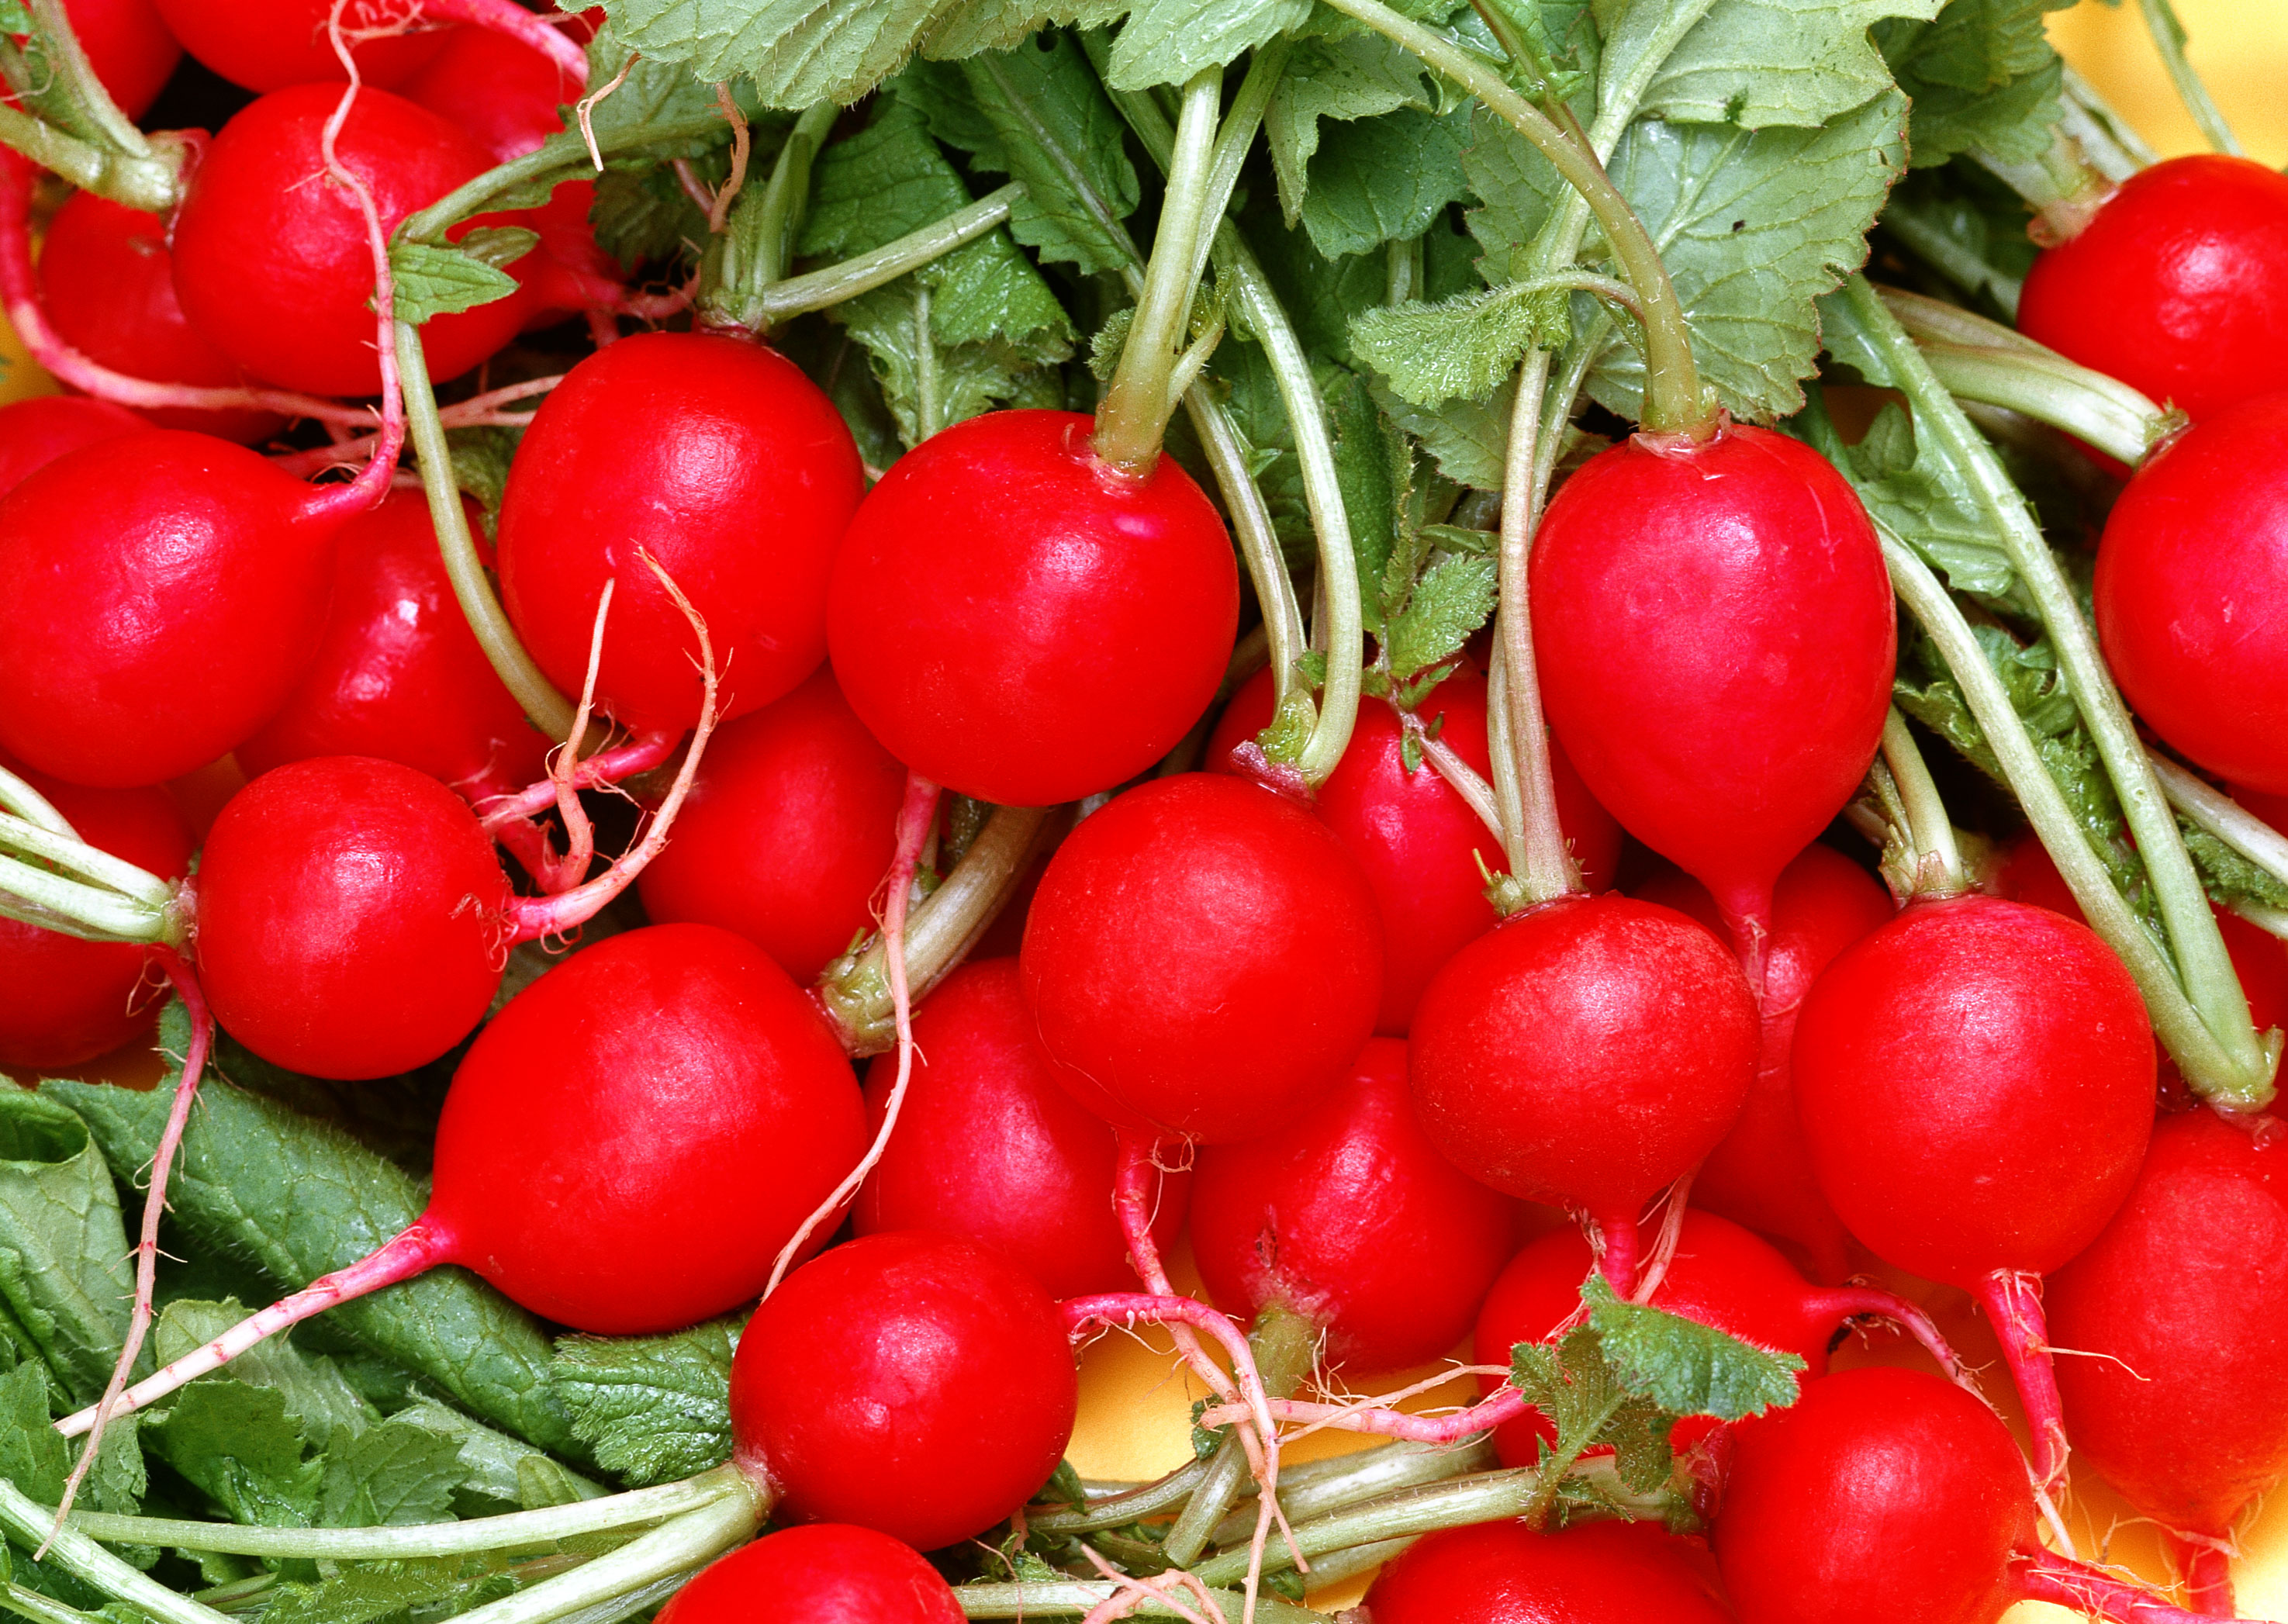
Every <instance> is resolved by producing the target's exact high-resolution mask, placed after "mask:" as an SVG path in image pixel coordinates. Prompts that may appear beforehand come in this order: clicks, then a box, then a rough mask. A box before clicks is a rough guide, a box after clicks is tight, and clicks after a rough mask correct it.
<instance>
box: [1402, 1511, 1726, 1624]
mask: <svg viewBox="0 0 2288 1624" xmlns="http://www.w3.org/2000/svg"><path fill="white" fill-rule="evenodd" d="M1366 1612H1367V1615H1368V1616H1369V1617H1370V1619H1371V1620H1373V1624H1651V1620H1660V1621H1661V1624H1734V1620H1735V1619H1736V1614H1735V1613H1734V1612H1733V1611H1732V1607H1731V1604H1730V1603H1728V1601H1726V1600H1725V1599H1724V1593H1723V1589H1722V1588H1721V1586H1720V1585H1719V1583H1718V1582H1717V1578H1716V1571H1715V1564H1714V1563H1713V1562H1712V1561H1711V1560H1710V1559H1709V1556H1708V1553H1707V1551H1706V1550H1705V1549H1704V1548H1703V1547H1702V1546H1701V1545H1700V1544H1699V1542H1698V1541H1691V1540H1685V1539H1680V1538H1679V1537H1678V1536H1676V1535H1675V1534H1672V1533H1668V1532H1666V1531H1665V1530H1664V1529H1661V1528H1657V1527H1655V1526H1653V1525H1650V1524H1648V1523H1584V1524H1582V1525H1580V1526H1578V1527H1575V1528H1568V1529H1566V1530H1564V1531H1563V1532H1562V1533H1534V1532H1533V1531H1532V1530H1531V1529H1529V1528H1528V1527H1526V1526H1525V1525H1524V1524H1522V1523H1518V1522H1505V1523H1480V1524H1477V1525H1474V1526H1472V1527H1466V1528H1448V1529H1444V1530H1442V1531H1441V1532H1440V1533H1434V1534H1431V1535H1429V1536H1428V1537H1426V1538H1425V1539H1423V1540H1421V1541H1418V1542H1417V1543H1416V1544H1414V1545H1413V1546H1411V1547H1410V1548H1409V1549H1407V1550H1406V1551H1405V1553H1404V1554H1402V1556H1400V1557H1398V1559H1397V1560H1396V1561H1394V1562H1393V1563H1391V1564H1390V1565H1388V1566H1386V1567H1385V1568H1384V1569H1383V1570H1382V1572H1381V1573H1380V1574H1379V1575H1378V1576H1377V1578H1376V1580H1375V1581H1374V1587H1373V1588H1371V1589H1370V1590H1369V1591H1368V1592H1367V1597H1366Z"/></svg>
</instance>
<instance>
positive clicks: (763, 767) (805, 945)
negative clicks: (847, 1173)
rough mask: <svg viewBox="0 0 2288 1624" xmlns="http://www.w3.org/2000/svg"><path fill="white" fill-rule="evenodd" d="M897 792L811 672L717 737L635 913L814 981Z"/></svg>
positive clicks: (876, 866) (854, 917)
mask: <svg viewBox="0 0 2288 1624" xmlns="http://www.w3.org/2000/svg"><path fill="white" fill-rule="evenodd" d="M617 612H618V606H617V603H615V605H614V613H615V614H617ZM905 792H906V770H905V768H903V767H902V766H901V765H899V764H898V763H897V762H896V761H895V760H894V759H893V758H892V757H891V756H890V753H889V752H888V751H887V750H885V749H883V748H882V747H881V746H880V745H878V744H877V743H875V742H874V736H873V735H872V734H871V733H868V732H867V731H866V730H865V729H864V728H863V727H862V726H860V725H859V723H858V718H857V717H854V716H852V715H851V714H850V707H849V706H848V705H846V704H845V703H843V701H842V693H841V691H840V690H839V689H838V688H837V687H836V686H835V685H834V677H833V674H832V673H831V672H829V671H824V670H821V671H817V672H814V673H813V674H812V675H811V677H809V679H808V680H806V682H804V684H803V685H801V686H800V687H798V688H797V689H796V690H795V691H794V692H793V693H790V694H788V695H787V696H786V697H785V698H783V699H780V700H775V701H772V702H771V703H770V704H768V705H766V706H765V707H764V708H763V709H760V710H757V711H754V712H751V714H749V715H747V716H744V717H740V718H739V719H738V720H737V721H736V722H734V723H732V724H730V725H728V726H727V727H724V728H722V729H721V730H719V732H718V733H716V735H715V738H714V741H713V742H712V743H711V745H710V746H709V747H708V750H707V759H706V761H705V762H704V763H703V764H702V765H701V766H700V769H699V775H698V776H697V777H696V778H695V779H694V780H692V784H691V795H690V798H689V799H688V800H687V801H686V802H685V804H684V807H683V812H682V816H681V817H680V818H679V820H678V821H677V823H676V828H675V839H674V840H673V841H672V842H671V843H670V844H669V845H668V847H667V849H666V850H665V851H664V852H661V853H660V854H659V856H658V858H657V859H655V860H654V861H653V862H652V864H651V866H650V867H647V868H646V869H645V870H644V872H643V877H642V878H641V879H640V881H639V882H638V889H639V890H640V891H641V892H642V895H643V903H644V911H645V913H646V914H647V915H649V916H650V917H651V918H652V919H653V920H655V922H657V923H662V924H667V923H675V922H678V921H692V922H695V923H703V924H714V925H720V926H722V927H723V928H724V929H725V930H727V931H737V932H738V933H739V934H740V935H742V936H743V937H745V938H746V939H748V940H749V941H751V942H753V943H754V944H755V945H756V946H757V947H760V948H761V949H762V950H763V951H764V952H766V953H767V954H769V955H771V957H773V958H774V959H776V960H777V961H778V963H779V967H780V968H781V969H783V970H785V971H786V972H787V974H789V975H790V976H792V977H793V978H795V979H796V980H798V981H802V982H808V981H812V980H814V979H816V978H817V976H818V972H819V971H820V970H823V969H824V968H825V967H826V965H827V963H828V962H829V961H830V960H832V959H833V958H834V957H835V956H836V955H838V954H840V953H842V952H843V951H844V950H845V949H846V948H847V947H849V946H850V942H851V939H852V938H853V937H854V936H856V935H857V934H858V933H860V932H861V931H866V930H868V929H870V927H871V925H872V923H873V917H872V913H871V910H870V904H871V902H872V899H873V897H874V893H875V892H876V891H879V890H880V889H881V887H882V875H884V874H885V873H886V872H887V871H888V869H889V867H890V860H891V858H892V857H893V856H894V854H895V852H896V846H897V821H898V808H899V807H900V806H901V805H902V804H904V800H905ZM904 1131H910V1129H907V1130H904ZM888 1227H891V1228H895V1229H905V1228H914V1227H919V1228H933V1227H937V1226H935V1225H930V1224H918V1225H915V1224H892V1225H889V1226H888ZM1057 1295H1061V1296H1062V1295H1070V1294H1069V1293H1063V1292H1060V1293H1059V1294H1057Z"/></svg>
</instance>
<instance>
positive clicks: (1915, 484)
mask: <svg viewBox="0 0 2288 1624" xmlns="http://www.w3.org/2000/svg"><path fill="white" fill-rule="evenodd" d="M1789 427H1790V428H1791V430H1793V431H1794V432H1797V433H1799V434H1800V435H1801V436H1802V438H1803V439H1804V440H1806V441H1807V443H1809V444H1810V445H1811V446H1813V447H1814V448H1816V449H1817V450H1818V451H1820V452H1821V453H1822V454H1823V455H1824V456H1826V457H1827V459H1828V461H1830V462H1831V463H1834V464H1835V466H1836V467H1837V468H1838V469H1839V470H1840V471H1842V473H1843V475H1844V477H1845V478H1847V479H1849V480H1850V481H1851V483H1852V485H1853V487H1855V488H1856V489H1857V491H1858V492H1859V499H1860V500H1861V501H1862V502H1863V503H1866V504H1867V511H1868V512H1870V513H1871V514H1872V515H1873V516H1874V517H1875V518H1876V519H1878V520H1879V521H1880V522H1881V523H1883V524H1884V525H1887V526H1888V527H1890V528H1891V529H1892V530H1893V531H1894V532H1895V533H1896V534H1897V535H1899V536H1900V537H1902V538H1903V540H1905V541H1906V542H1907V543H1908V544H1909V545H1911V546H1912V547H1913V548H1914V549H1915V551H1918V552H1919V553H1921V554H1922V555H1923V557H1924V558H1927V559H1928V560H1929V561H1930V563H1931V564H1932V566H1934V568H1937V569H1939V570H1941V571H1942V572H1943V573H1944V574H1945V575H1946V578H1947V581H1948V582H1949V583H1950V585H1952V586H1953V587H1954V588H1955V590H1958V591H1963V592H1976V593H1978V594H1980V595H1981V596H1983V597H1987V598H2001V597H2003V596H2005V595H2006V594H2007V593H2008V592H2009V591H2010V590H2011V587H2012V586H2013V584H2014V582H2016V580H2017V572H2016V571H2015V570H2014V568H2013V567H2012V566H2011V563H2010V557H2009V554H2007V553H2006V552H2005V551H2003V549H2002V543H2001V542H2000V541H1999V539H1998V538H1997V537H1996V535H1995V534H1994V528H1993V526H1992V524H1991V522H1990V520H1989V519H1988V517H1987V514H1986V510H1985V508H1984V506H1983V505H1982V503H1980V502H1979V500H1978V498H1977V495H1976V494H1975V493H1974V491H1973V490H1972V489H1971V488H1970V487H1969V486H1968V484H1967V483H1966V478H1967V476H1966V473H1965V472H1964V471H1963V470H1961V469H1959V468H1957V467H1956V466H1955V465H1954V463H1952V462H1951V461H1950V459H1949V458H1948V457H1947V456H1946V455H1945V452H1944V450H1943V448H1933V450H1932V451H1931V452H1930V454H1929V455H1928V456H1925V455H1924V454H1923V453H1922V452H1921V450H1920V449H1919V446H1918V444H1917V441H1916V438H1915V431H1914V420H1913V418H1912V417H1911V416H1909V415H1908V413H1907V412H1906V411H1905V410H1904V408H1901V407H1899V406H1898V405H1896V404H1895V403H1893V404H1887V405H1885V406H1884V408H1882V410H1881V411H1879V412H1878V413H1877V414H1876V416H1875V421H1874V423H1873V424H1871V426H1870V427H1869V428H1868V431H1867V433H1866V435H1865V437H1864V438H1863V439H1862V440H1860V442H1859V443H1858V444H1857V445H1855V446H1854V445H1850V444H1847V442H1846V441H1845V440H1844V439H1843V437H1842V435H1841V434H1839V433H1838V432H1836V431H1835V427H1834V424H1832V423H1831V422H1830V421H1829V419H1828V416H1827V413H1826V409H1825V407H1824V403H1823V401H1822V400H1820V399H1819V398H1818V397H1817V396H1816V394H1815V395H1814V396H1813V398H1812V400H1811V401H1810V403H1809V405H1808V406H1807V408H1806V409H1805V410H1804V411H1803V412H1802V413H1801V414H1799V416H1796V417H1795V418H1793V419H1791V421H1790V424H1789Z"/></svg>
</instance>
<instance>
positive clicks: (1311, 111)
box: [1263, 34, 1431, 226]
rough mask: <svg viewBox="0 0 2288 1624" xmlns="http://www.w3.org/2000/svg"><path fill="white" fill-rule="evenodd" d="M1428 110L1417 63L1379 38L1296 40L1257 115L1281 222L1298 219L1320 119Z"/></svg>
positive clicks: (1345, 119)
mask: <svg viewBox="0 0 2288 1624" xmlns="http://www.w3.org/2000/svg"><path fill="white" fill-rule="evenodd" d="M1430 105H1431V99H1430V91H1429V90H1428V87H1427V86H1426V83H1425V81H1424V79H1423V75H1422V64H1421V62H1420V61H1419V60H1418V59H1416V58H1415V57H1414V55H1413V54H1412V53H1411V52H1410V51H1407V50H1406V49H1405V48H1404V47H1402V46H1400V45H1398V44H1394V43H1393V42H1391V41H1389V40H1386V39H1385V38H1384V37H1383V36H1381V35H1379V34H1354V35H1351V36H1347V37H1346V38H1342V39H1324V38H1310V39H1304V40H1301V41H1299V42H1298V43H1297V44H1296V45H1295V48H1294V51H1293V54H1292V55H1291V56H1290V57H1289V58H1288V59H1287V70H1286V72H1285V73H1283V74H1282V75H1280V79H1279V83H1278V84H1277V86H1276V87H1275V89H1274V90H1273V91H1272V92H1271V101H1270V105H1269V106H1268V107H1265V109H1264V112H1263V136H1264V143H1265V145H1266V147H1268V149H1269V150H1270V154H1271V170H1272V174H1273V176H1274V177H1275V178H1276V180H1277V182H1278V187H1279V206H1280V208H1281V210H1283V212H1284V213H1285V215H1286V218H1287V224H1288V225H1289V226H1295V225H1298V224H1299V223H1300V222H1301V220H1302V218H1303V214H1302V211H1303V200H1304V199H1305V198H1306V197H1307V196H1308V195H1309V194H1310V165H1311V159H1312V156H1313V154H1315V153H1317V151H1318V150H1319V121H1320V120H1322V119H1329V120H1333V121H1335V122H1337V123H1348V122H1350V121H1352V120H1354V119H1364V118H1375V117H1378V116H1380V115H1383V114H1386V113H1395V112H1396V111H1398V109H1400V108H1401V107H1428V106H1430Z"/></svg>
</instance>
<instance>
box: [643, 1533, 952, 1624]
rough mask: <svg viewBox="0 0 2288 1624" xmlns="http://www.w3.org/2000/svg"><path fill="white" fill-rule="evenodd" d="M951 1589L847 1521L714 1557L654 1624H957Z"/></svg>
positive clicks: (880, 1536) (902, 1548) (903, 1548)
mask: <svg viewBox="0 0 2288 1624" xmlns="http://www.w3.org/2000/svg"><path fill="white" fill-rule="evenodd" d="M962 1616H963V1614H962V1611H961V1604H960V1602H958V1601H957V1600H956V1599H955V1597H954V1594H953V1587H952V1586H950V1585H949V1584H947V1583H946V1582H945V1580H943V1579H941V1577H939V1575H938V1571H937V1570H936V1569H935V1568H933V1567H932V1566H931V1565H929V1564H928V1563H927V1562H925V1561H924V1560H922V1557H921V1555H920V1553H919V1552H918V1551H916V1550H915V1549H914V1548H913V1547H912V1546H910V1545H906V1544H902V1543H901V1542H900V1541H896V1540H894V1539H892V1538H890V1536H889V1535H887V1534H885V1533H875V1532H874V1531H873V1530H872V1529H870V1528H859V1527H854V1526H852V1525H849V1524H847V1523H814V1524H812V1525H810V1526H808V1527H806V1528H789V1529H786V1530H784V1531H783V1532H782V1533H775V1534H772V1535H770V1536H769V1537H768V1538H767V1539H761V1540H757V1541H755V1542H754V1543H753V1544H751V1545H745V1546H742V1547H741V1548H740V1549H737V1550H735V1551H733V1552H732V1553H731V1554H730V1555H729V1556H727V1557H718V1558H717V1559H716V1560H715V1561H713V1562H711V1563H709V1564H708V1565H706V1566H705V1567H703V1568H702V1569H701V1570H700V1571H699V1573H698V1576H697V1577H696V1578H695V1579H693V1580H692V1581H691V1582H690V1583H689V1584H687V1585H686V1586H684V1587H683V1588H681V1589H680V1590H678V1591H677V1592H676V1593H675V1599H674V1600H673V1601H671V1602H670V1603H668V1604H667V1606H666V1608H665V1609H664V1610H663V1611H662V1612H661V1613H660V1615H659V1624H961V1619H962Z"/></svg>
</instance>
